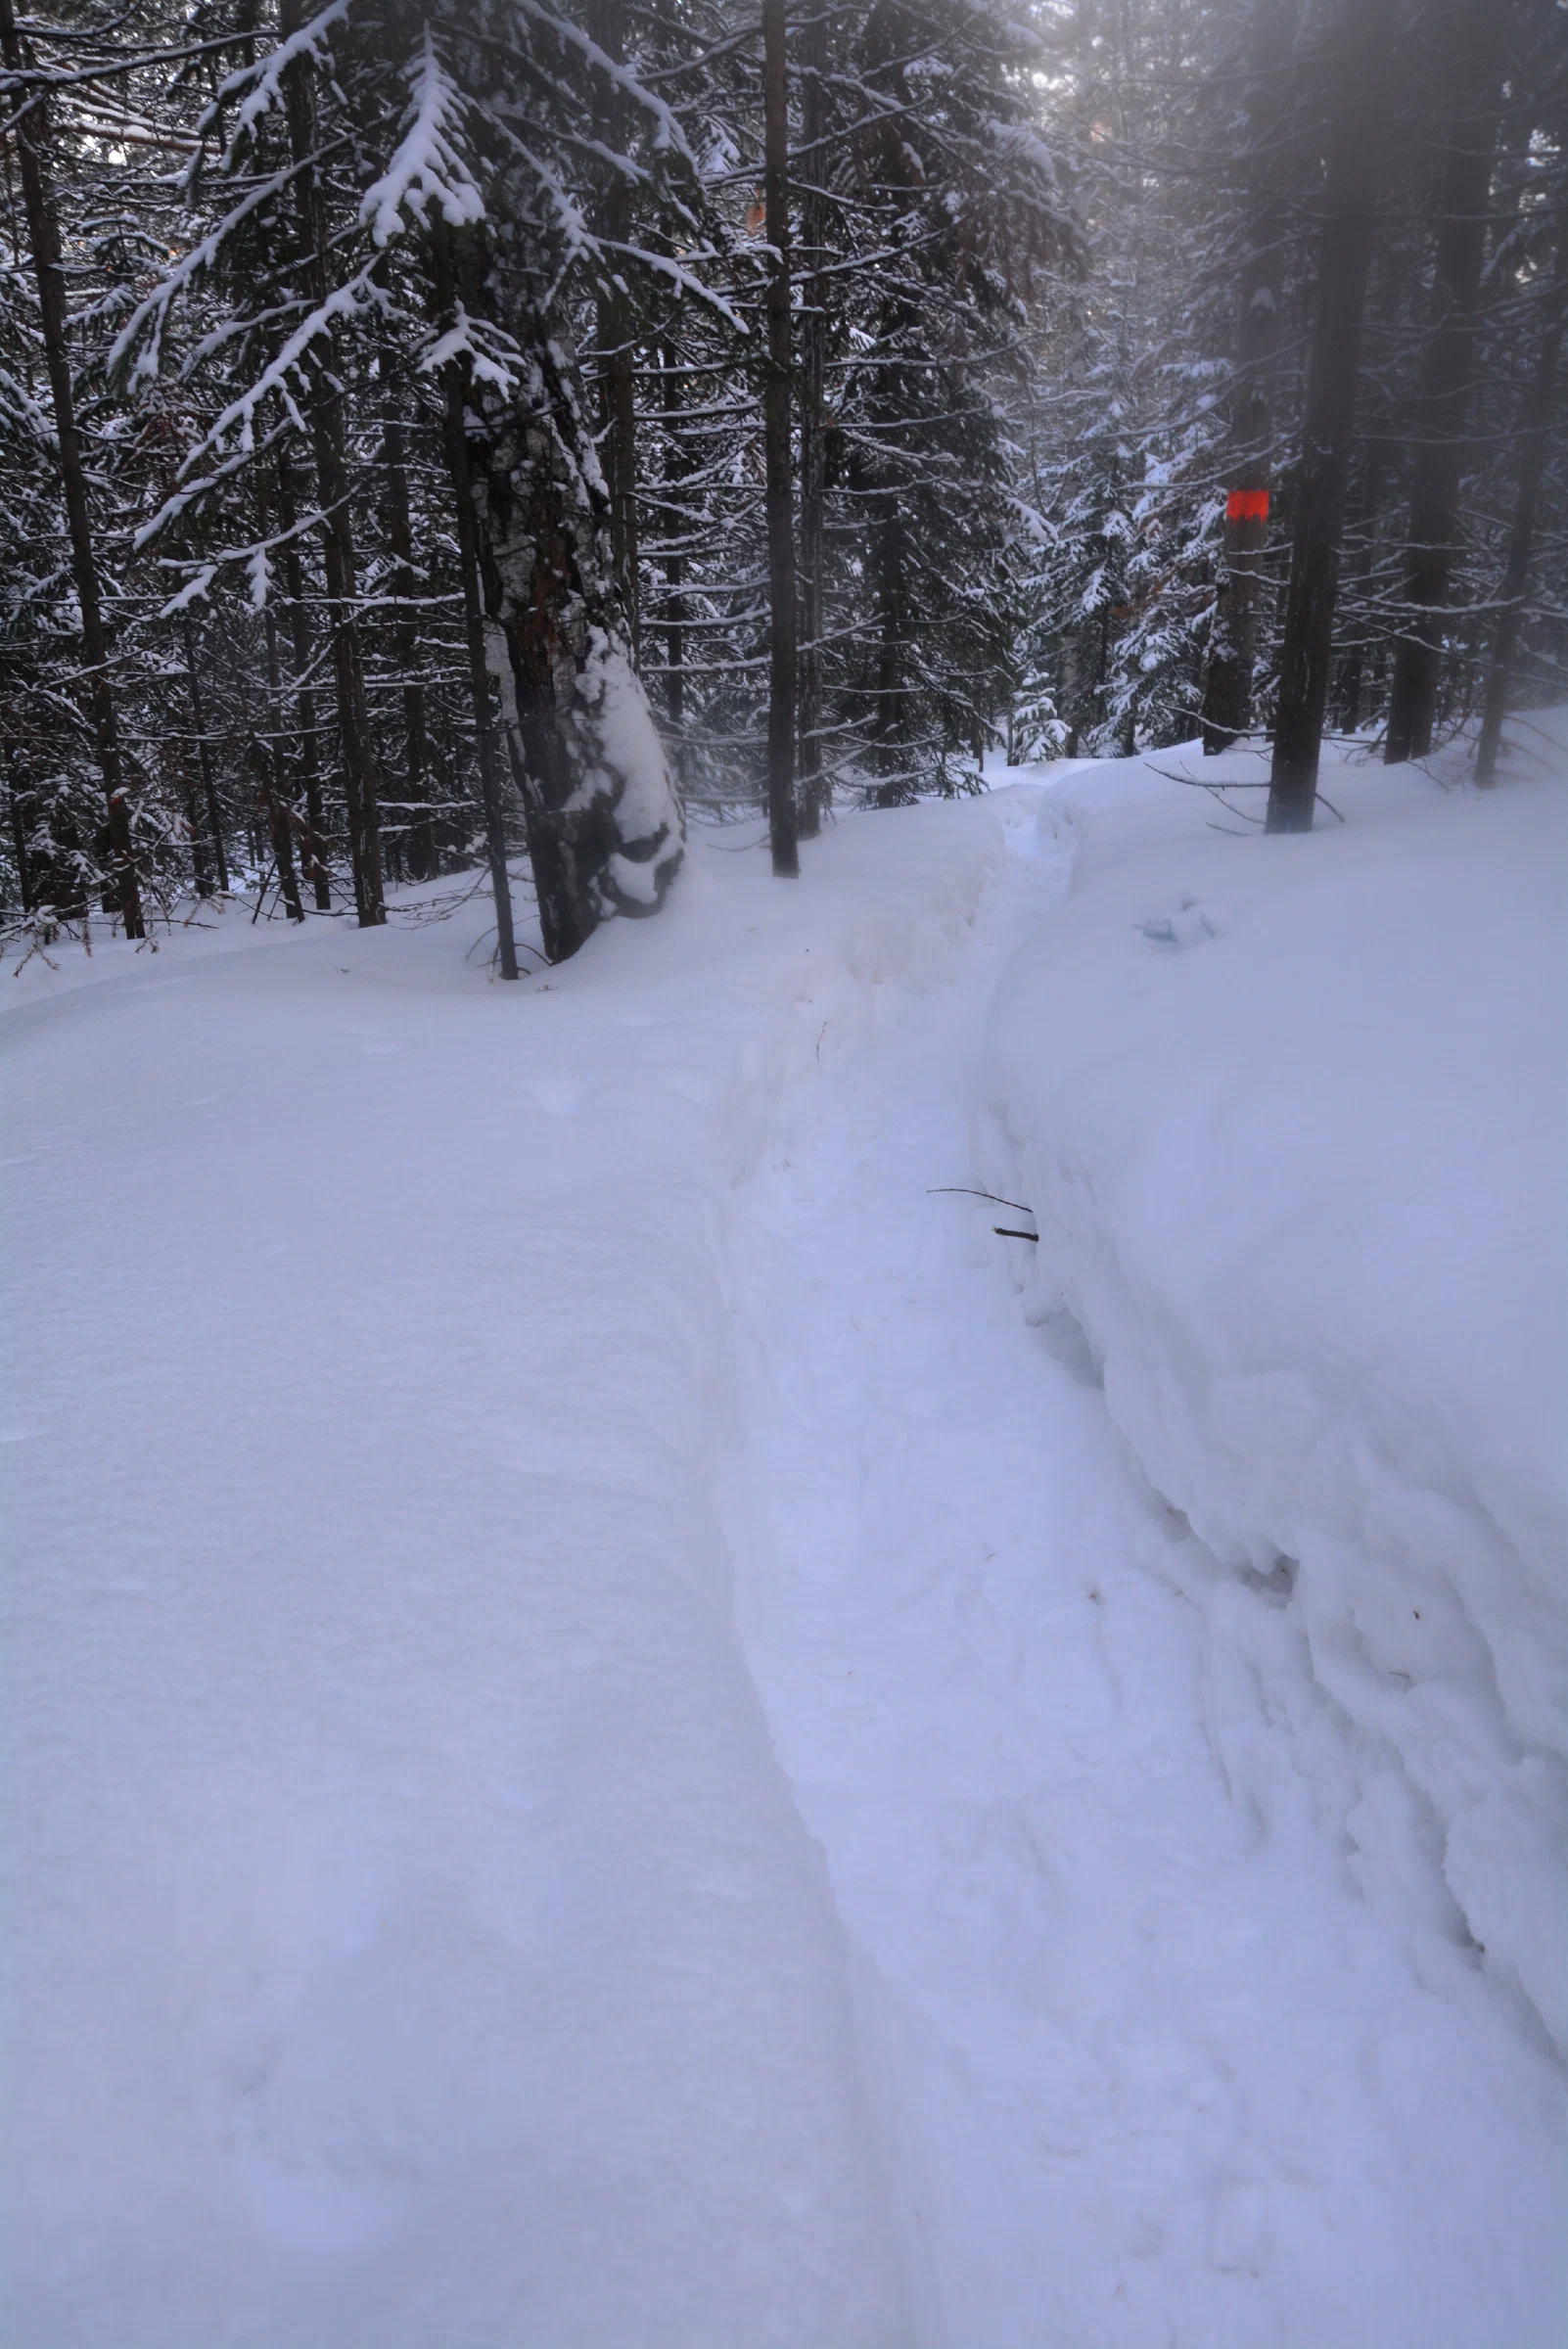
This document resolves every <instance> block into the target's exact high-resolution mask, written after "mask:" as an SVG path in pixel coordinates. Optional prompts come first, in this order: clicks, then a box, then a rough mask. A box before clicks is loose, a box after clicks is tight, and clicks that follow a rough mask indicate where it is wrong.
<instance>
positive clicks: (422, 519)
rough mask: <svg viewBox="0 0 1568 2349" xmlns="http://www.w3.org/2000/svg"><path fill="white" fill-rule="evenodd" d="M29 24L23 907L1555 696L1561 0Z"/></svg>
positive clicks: (338, 876) (16, 644)
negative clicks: (996, 769) (694, 810)
mask: <svg viewBox="0 0 1568 2349" xmlns="http://www.w3.org/2000/svg"><path fill="white" fill-rule="evenodd" d="M0 5H3V7H4V15H3V18H0V38H3V42H4V76H3V91H4V104H5V107H6V110H7V112H6V122H5V187H4V198H3V201H4V207H5V230H6V234H5V245H6V257H5V268H4V274H3V277H0V300H3V305H4V306H3V309H0V481H3V484H4V498H3V513H0V529H3V530H4V531H5V547H4V567H3V568H4V588H3V603H0V739H3V743H4V760H5V763H4V773H3V789H4V792H5V796H6V808H7V815H6V823H5V827H4V839H3V844H0V891H3V900H0V901H3V905H4V913H5V918H6V920H7V921H8V922H9V923H12V924H16V923H18V922H29V921H32V920H34V919H37V918H42V919H46V920H47V921H56V922H61V923H67V924H70V923H79V921H80V919H81V918H82V916H83V915H84V914H85V913H88V912H89V910H90V911H91V912H92V913H95V914H96V913H99V912H102V913H103V914H105V915H107V916H108V917H109V918H110V919H112V920H116V921H120V922H123V923H124V924H125V926H126V927H127V929H128V931H129V932H130V933H131V934H132V935H135V934H136V933H137V932H138V930H139V929H140V928H141V926H142V925H143V924H144V923H146V922H148V921H156V920H158V919H160V918H161V916H162V915H163V914H164V913H166V911H167V909H168V908H169V907H170V906H171V904H172V903H173V902H174V901H175V900H176V898H178V897H179V895H180V893H182V892H185V891H188V890H190V889H193V888H194V889H195V890H196V891H198V892H200V893H204V894H205V893H208V892H211V891H214V890H226V889H228V888H229V887H230V886H231V885H232V884H233V883H235V882H236V881H244V882H245V883H246V885H247V886H248V887H250V888H252V889H253V890H254V889H257V888H262V889H264V890H265V891H266V892H267V893H268V913H269V918H270V916H271V914H272V913H273V911H274V910H276V912H277V913H278V915H279V916H280V917H286V918H289V919H293V920H297V921H298V920H302V919H306V918H308V917H309V916H310V915H312V914H314V913H318V912H325V911H328V910H329V909H330V910H333V911H346V910H351V912H352V915H353V918H354V919H356V920H357V921H358V922H360V923H362V924H375V923H378V922H380V921H381V920H382V919H383V915H384V909H385V893H386V891H387V889H388V887H389V886H392V885H395V884H398V883H401V882H406V881H426V880H430V879H433V878H435V877H436V876H438V875H440V874H446V873H453V872H457V871H460V870H461V871H467V870H469V869H470V868H473V867H475V866H476V865H477V864H479V863H484V862H485V861H486V860H487V863H488V868H489V871H490V873H491V875H492V876H493V879H494V886H495V889H496V891H497V895H498V898H499V897H504V896H505V895H506V893H507V883H506V875H505V860H506V858H507V857H508V855H510V854H526V856H527V858H528V871H529V874H530V876H531V878H530V879H524V880H522V881H521V883H520V884H519V885H520V886H522V887H523V888H525V889H528V888H531V889H532V890H533V891H535V892H536V893H537V898H538V904H539V910H540V918H541V922H542V926H543V944H544V951H545V952H546V953H547V954H548V955H549V957H550V958H551V959H552V960H554V959H558V958H559V957H561V956H564V955H566V954H569V953H571V952H572V951H573V950H574V948H575V947H576V945H577V944H580V942H581V940H582V939H583V938H584V937H585V936H586V935H587V933H588V931H589V930H590V929H591V928H592V926H593V925H594V923H595V921H596V920H597V919H598V918H599V917H600V915H601V914H602V913H603V912H605V911H609V910H619V911H622V912H634V913H642V912H646V911H648V910H650V909H651V908H653V907H654V906H656V905H657V904H658V902H659V900H660V898H661V897H662V895H663V892H664V890H665V887H666V885H667V883H668V880H669V876H670V874H671V873H672V871H673V870H674V867H675V865H676V863H677V861H678V857H679V843H680V836H681V817H680V813H679V808H680V806H682V805H684V806H688V807H703V808H708V807H712V808H723V807H732V806H740V805H750V804H753V803H762V802H766V804H767V805H768V806H770V808H771V811H772V824H773V831H774V836H775V837H774V853H775V857H776V858H777V859H778V860H780V863H781V869H785V868H787V866H788V865H789V862H790V860H791V859H792V858H793V856H794V854H795V848H794V839H795V836H796V835H801V836H805V837H810V836H811V835H813V834H814V833H815V832H816V831H817V829H818V828H819V826H820V825H821V823H822V821H823V820H824V817H825V816H827V815H828V813H829V812H830V810H831V809H832V808H833V807H834V806H837V805H849V806H855V805H862V804H866V803H868V802H869V803H872V804H875V805H877V806H888V805H893V804H897V803H899V802H900V801H903V800H907V799H910V798H913V797H914V796H916V795H918V794H923V793H928V792H932V791H937V792H941V793H955V794H956V793H963V792H966V791H972V790H974V789H975V788H976V787H977V785H978V782H979V779H980V774H981V770H982V765H983V762H984V759H985V756H986V754H987V752H988V751H989V750H996V749H1000V750H1001V751H1002V752H1003V753H1004V755H1005V757H1006V759H1007V760H1009V761H1011V762H1018V761H1023V760H1037V759H1040V758H1046V759H1049V758H1056V757H1061V756H1069V757H1074V756H1083V755H1087V756H1106V755H1116V754H1123V755H1126V754H1130V753H1132V752H1134V751H1142V750H1158V749H1161V748H1164V747H1165V746H1167V745H1171V744H1175V743H1178V742H1182V741H1184V740H1186V739H1188V738H1189V737H1192V736H1194V735H1196V734H1198V733H1200V732H1201V733H1202V734H1203V736H1204V738H1205V741H1206V743H1207V744H1208V745H1209V746H1210V747H1211V748H1213V747H1219V746H1222V745H1226V744H1229V743H1231V742H1233V741H1235V740H1236V739H1237V738H1238V737H1242V736H1247V735H1256V736H1259V737H1263V736H1266V735H1267V736H1268V737H1269V738H1270V739H1271V740H1272V742H1273V744H1274V748H1275V777H1274V780H1275V801H1276V803H1277V804H1276V806H1275V809H1274V813H1275V816H1276V817H1277V819H1278V820H1279V821H1281V822H1286V821H1292V822H1294V821H1299V820H1301V812H1302V809H1303V807H1304V806H1305V808H1306V811H1307V816H1306V820H1308V821H1310V820H1311V808H1312V794H1313V776H1314V769H1315V761H1316V757H1317V745H1318V742H1319V740H1320V737H1321V735H1322V733H1323V731H1324V730H1325V729H1326V730H1327V731H1328V732H1329V733H1330V735H1332V734H1334V733H1338V734H1341V735H1343V734H1352V733H1356V732H1358V731H1360V730H1364V729H1368V728H1373V729H1376V731H1377V735H1378V738H1379V740H1380V742H1381V745H1382V751H1383V755H1384V756H1385V757H1386V758H1387V759H1388V760H1407V759H1421V758H1424V757H1425V756H1427V755H1428V753H1429V752H1430V751H1431V749H1432V747H1433V745H1434V743H1441V742H1442V741H1444V740H1445V739H1448V738H1451V737H1452V736H1453V735H1454V733H1455V732H1456V731H1457V730H1459V729H1460V728H1462V727H1463V726H1464V725H1466V724H1467V723H1468V722H1470V721H1471V720H1472V719H1475V720H1479V719H1480V718H1481V716H1482V715H1483V714H1485V715H1486V719H1487V736H1486V744H1487V747H1486V748H1484V749H1483V751H1482V754H1481V755H1482V758H1483V760H1487V759H1488V758H1493V759H1495V756H1496V739H1497V735H1498V730H1499V726H1500V724H1501V723H1503V722H1504V719H1505V714H1506V711H1507V709H1508V707H1509V705H1510V701H1514V702H1519V703H1522V704H1526V705H1528V704H1530V703H1531V702H1533V701H1535V702H1539V701H1540V700H1542V699H1543V698H1549V697H1550V695H1551V694H1552V692H1553V691H1554V690H1556V689H1557V688H1559V687H1561V685H1562V682H1563V675H1564V662H1565V659H1568V654H1565V643H1568V638H1565V632H1564V631H1565V625H1568V623H1565V621H1564V594H1565V579H1564V561H1565V557H1564V527H1565V518H1564V483H1563V475H1562V451H1561V446H1560V440H1559V439H1558V438H1554V437H1553V434H1552V431H1551V427H1552V425H1553V423H1554V422H1555V419H1556V404H1555V403H1556V367H1557V354H1558V350H1559V347H1560V341H1561V334H1562V317H1563V302H1564V295H1563V286H1564V278H1563V262H1562V258H1561V254H1562V222H1563V217H1564V214H1563V205H1564V202H1565V201H1568V195H1565V181H1564V163H1563V154H1562V130H1563V108H1564V105H1565V103H1568V83H1565V67H1564V56H1563V30H1564V27H1563V20H1562V12H1561V9H1560V8H1559V7H1557V6H1556V5H1555V4H1554V0H1038V4H1037V5H1034V6H1029V7H1023V6H1021V7H1017V8H1015V7H1012V6H1003V5H1001V4H1000V0H997V4H996V5H992V4H991V0H878V4H877V5H872V6H851V5H846V6H836V5H824V6H822V7H810V6H807V5H805V0H802V4H801V5H799V6H790V7H776V6H773V5H771V4H769V5H766V6H762V7H761V8H759V7H758V6H756V5H750V6H742V5H730V4H729V0H670V5H668V6H665V5H660V6H652V7H646V8H645V7H641V6H637V5H632V4H630V0H580V5H575V6H574V5H566V4H565V0H561V4H558V0H472V4H468V0H453V5H450V6H409V7H402V6H399V5H397V4H396V0H381V4H378V5H369V4H368V0H367V4H365V5H360V4H359V0H334V5H332V6H330V7H328V8H326V9H324V10H322V11H319V12H316V11H313V10H312V9H311V8H310V7H309V6H308V5H307V0H301V5H300V6H299V7H296V6H295V5H294V0H280V5H279V6H278V7H277V8H274V7H272V6H270V5H266V4H264V0H234V5H233V6H232V7H230V6H227V5H211V6H208V5H206V4H204V5H200V6H195V7H186V6H179V7H170V8H163V7H161V6H160V5H158V0H146V5H143V6H137V7H132V8H130V9H128V10H127V9H120V8H111V9H103V10H98V9H93V8H82V9H79V10H67V11H65V12H64V13H62V14H59V15H58V16H56V17H53V18H48V17H34V16H23V17H19V16H18V15H17V13H16V0H0ZM1336 588H1337V592H1336ZM500 927H501V938H500V943H499V953H500V955H501V957H502V959H503V961H505V962H506V963H508V964H509V965H511V964H515V959H516V956H515V948H514V947H513V945H512V944H511V941H510V924H509V922H508V921H507V919H506V918H505V909H504V908H503V911H502V919H501V925H500Z"/></svg>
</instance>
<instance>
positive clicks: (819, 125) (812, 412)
mask: <svg viewBox="0 0 1568 2349" xmlns="http://www.w3.org/2000/svg"><path fill="white" fill-rule="evenodd" d="M826 68H827V20H826V17H825V16H824V15H823V14H821V13H820V12H817V13H815V14H813V15H812V16H811V17H809V18H808V20H807V23H806V24H805V26H804V27H803V29H802V34H801V143H802V145H803V147H804V148H805V149H806V157H805V180H804V184H803V187H802V201H801V244H802V248H803V250H804V253H805V257H806V266H807V270H810V271H816V270H820V269H821V267H822V265H823V263H824V261H825V260H826V257H827V254H826V246H827V207H826V205H825V204H824V203H823V200H822V196H821V194H820V192H819V190H818V187H817V184H816V181H817V174H818V172H819V171H821V170H822V168H823V159H822V155H821V152H820V149H819V146H818V142H819V140H820V139H821V137H822V134H823V124H824V114H825V109H824V107H823V103H822V96H823V93H822V76H823V73H824V72H825V70H826ZM824 301H825V296H824V294H823V291H822V288H821V285H820V283H816V284H809V285H808V287H807V300H806V306H805V308H804V310H803V311H802V313H801V371H800V372H801V523H800V542H801V569H800V579H799V582H798V590H799V592H798V596H797V610H798V612H799V616H800V636H801V641H800V646H799V651H798V658H799V676H798V686H799V695H798V700H799V711H798V718H797V736H798V760H799V771H800V791H799V800H800V827H801V835H802V838H803V839H806V840H814V839H815V838H816V836H817V834H818V833H819V832H820V830H821V828H822V818H823V816H824V814H825V813H826V812H827V808H826V799H827V794H826V791H825V788H824V784H823V777H822V651H821V641H820V640H821V635H822V537H823V507H824V503H825V497H824V481H825V471H826V468H825V465H824V456H825V448H824V439H823V430H822V408H823V387H824V380H825V373H826V360H827V312H826V309H825V307H824Z"/></svg>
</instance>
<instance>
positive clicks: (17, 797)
mask: <svg viewBox="0 0 1568 2349" xmlns="http://www.w3.org/2000/svg"><path fill="white" fill-rule="evenodd" d="M5 776H6V809H7V812H8V813H9V815H10V817H11V849H12V853H13V854H14V856H15V857H16V860H17V887H18V888H19V890H20V891H21V893H22V910H23V913H31V911H32V909H33V907H34V906H35V905H36V904H37V902H38V895H37V892H36V890H35V889H34V887H33V873H32V857H31V855H30V853H29V852H28V849H27V825H26V820H25V818H24V817H23V812H22V795H21V793H20V792H19V791H18V789H17V765H16V760H14V759H13V758H12V756H11V754H10V752H9V750H8V751H7V752H6V754H5Z"/></svg>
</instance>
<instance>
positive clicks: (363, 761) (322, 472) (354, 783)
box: [278, 0, 387, 930]
mask: <svg viewBox="0 0 1568 2349" xmlns="http://www.w3.org/2000/svg"><path fill="white" fill-rule="evenodd" d="M278 16H279V26H280V29H281V30H282V32H283V34H284V36H285V38H287V37H288V36H289V35H290V34H292V33H295V32H298V31H299V30H300V27H301V25H302V24H303V23H304V8H303V0H280V7H279V12H278ZM312 70H313V68H312V65H311V61H310V59H309V58H308V57H307V56H300V57H297V58H296V59H295V60H294V62H293V63H292V64H291V65H290V66H289V67H287V68H286V69H285V72H284V76H283V80H284V91H285V101H286V106H287V112H288V119H289V142H290V148H291V152H292V154H293V159H294V163H295V167H296V174H297V176H296V182H295V185H296V190H297V195H298V201H299V207H300V242H301V253H300V261H301V275H302V277H303V280H304V288H305V292H306V295H307V296H308V298H309V299H310V300H311V301H312V302H313V303H315V304H316V305H317V306H318V307H319V306H320V305H321V304H322V303H324V302H325V301H326V299H327V259H326V250H327V219H326V207H325V204H324V201H323V198H322V193H321V183H320V178H319V175H318V174H317V172H316V170H315V168H314V166H313V163H312V161H311V159H312V157H313V156H314V153H315V146H316V108H315V95H314V90H313V88H312V84H311V74H312ZM323 351H324V355H323V357H322V358H321V359H320V360H318V362H317V367H316V396H315V399H314V401H313V402H312V406H311V413H310V436H311V450H312V454H313V457H314V460H315V469H316V494H317V497H318V499H319V501H320V505H321V532H322V547H323V551H324V554H325V558H326V568H327V594H328V597H329V599H330V602H331V605H332V658H333V671H334V676H335V680H336V683H337V688H338V720H339V726H340V729H341V732H342V739H343V766H344V792H345V798H346V802H347V809H348V855H349V862H350V864H351V866H352V870H353V883H354V907H355V910H356V912H357V913H358V916H359V925H360V928H361V929H364V930H369V929H374V928H376V927H377V926H378V925H379V924H380V923H383V922H385V921H386V919H387V907H386V903H385V892H384V887H383V881H382V863H381V809H380V789H379V778H378V775H377V771H376V745H375V737H374V735H373V734H372V732H371V725H370V705H369V702H368V701H367V699H366V695H365V672H364V661H363V656H362V653H361V649H360V643H359V621H358V612H357V601H358V577H357V564H356V560H355V554H354V533H353V522H352V518H351V515H350V512H349V499H350V495H351V483H350V479H349V472H348V457H347V436H346V429H345V424H344V412H343V411H344V395H343V392H342V391H341V389H340V388H339V383H338V363H337V351H336V347H335V344H334V339H333V338H332V336H331V335H328V336H327V337H326V339H325V342H324V345H323Z"/></svg>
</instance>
